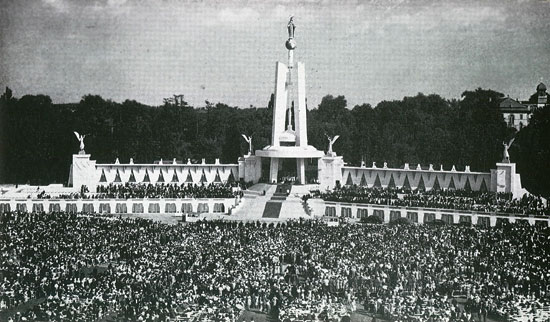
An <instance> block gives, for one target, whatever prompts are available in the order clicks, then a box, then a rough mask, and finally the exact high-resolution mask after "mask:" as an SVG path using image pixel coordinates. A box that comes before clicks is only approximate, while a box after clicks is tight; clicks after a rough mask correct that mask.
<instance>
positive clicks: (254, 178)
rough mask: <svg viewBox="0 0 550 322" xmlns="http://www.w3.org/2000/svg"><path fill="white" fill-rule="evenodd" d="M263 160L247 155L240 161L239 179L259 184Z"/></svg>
mask: <svg viewBox="0 0 550 322" xmlns="http://www.w3.org/2000/svg"><path fill="white" fill-rule="evenodd" d="M261 160H262V159H261V158H260V157H258V156H255V155H251V154H248V155H245V156H244V157H242V158H241V159H240V160H239V179H243V180H244V182H253V183H258V181H260V176H261V175H262V162H261Z"/></svg>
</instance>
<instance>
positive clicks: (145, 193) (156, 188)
mask: <svg viewBox="0 0 550 322" xmlns="http://www.w3.org/2000/svg"><path fill="white" fill-rule="evenodd" d="M241 187H242V185H241V184H239V183H231V184H230V183H225V184H221V183H220V184H214V183H211V184H208V185H204V184H201V185H197V184H187V183H185V184H171V183H163V184H151V183H148V184H147V183H125V184H113V183H111V184H109V185H107V186H104V185H100V186H98V187H97V192H95V193H90V192H89V191H88V188H85V187H84V186H83V188H85V189H84V190H81V191H80V192H74V193H71V194H60V195H50V194H47V193H46V192H45V191H41V192H40V193H38V194H37V195H36V198H38V199H50V198H58V199H107V198H117V199H131V198H136V199H142V198H231V197H234V196H235V195H236V194H239V192H240V189H241Z"/></svg>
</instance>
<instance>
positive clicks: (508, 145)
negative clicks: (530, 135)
mask: <svg viewBox="0 0 550 322" xmlns="http://www.w3.org/2000/svg"><path fill="white" fill-rule="evenodd" d="M515 139H516V138H515V137H514V138H512V139H511V140H510V141H509V142H508V144H506V142H502V145H503V146H504V152H503V155H504V158H503V159H502V162H503V163H510V153H508V149H509V148H510V147H511V146H512V143H514V140H515Z"/></svg>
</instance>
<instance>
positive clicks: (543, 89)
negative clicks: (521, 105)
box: [537, 82, 546, 92]
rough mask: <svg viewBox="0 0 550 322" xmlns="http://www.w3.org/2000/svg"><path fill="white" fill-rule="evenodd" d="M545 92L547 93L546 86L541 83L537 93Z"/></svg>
mask: <svg viewBox="0 0 550 322" xmlns="http://www.w3.org/2000/svg"><path fill="white" fill-rule="evenodd" d="M543 91H546V85H544V83H543V82H541V83H540V84H539V85H538V86H537V92H543Z"/></svg>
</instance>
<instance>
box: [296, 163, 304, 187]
mask: <svg viewBox="0 0 550 322" xmlns="http://www.w3.org/2000/svg"><path fill="white" fill-rule="evenodd" d="M296 174H297V175H298V182H299V183H300V184H306V163H305V160H304V159H303V158H297V159H296Z"/></svg>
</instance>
